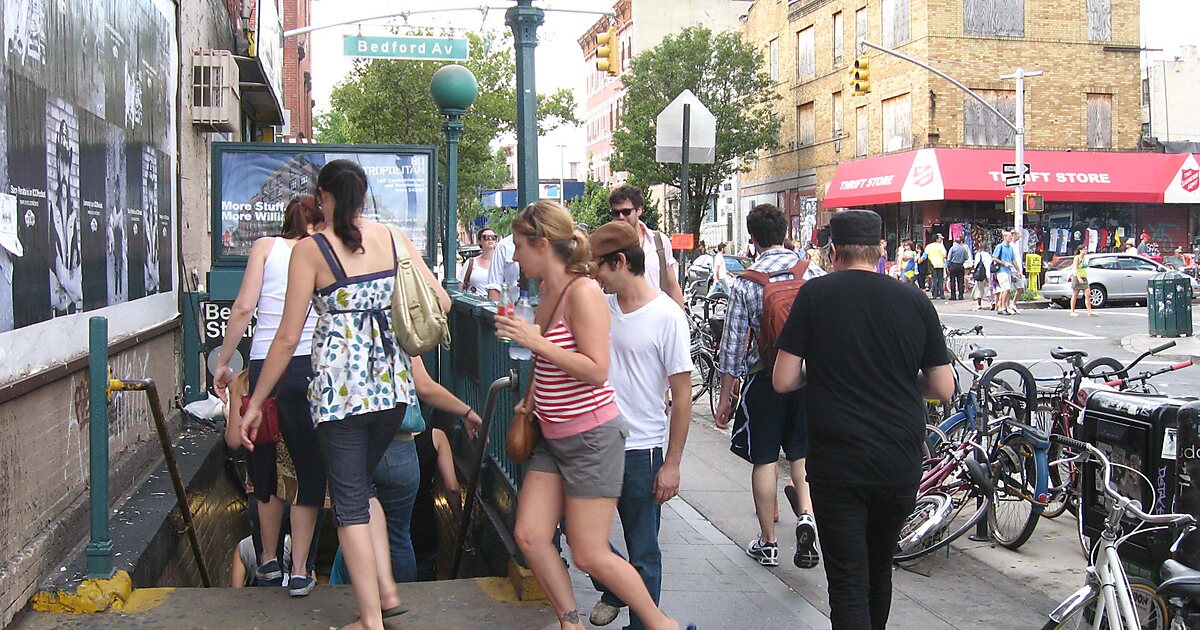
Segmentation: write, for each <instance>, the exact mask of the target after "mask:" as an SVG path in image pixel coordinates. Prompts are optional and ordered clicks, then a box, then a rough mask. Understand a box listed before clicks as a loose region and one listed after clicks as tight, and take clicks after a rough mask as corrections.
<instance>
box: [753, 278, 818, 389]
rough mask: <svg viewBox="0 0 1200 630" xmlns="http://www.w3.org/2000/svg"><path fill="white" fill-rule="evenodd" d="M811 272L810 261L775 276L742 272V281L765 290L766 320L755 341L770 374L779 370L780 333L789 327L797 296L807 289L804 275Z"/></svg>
mask: <svg viewBox="0 0 1200 630" xmlns="http://www.w3.org/2000/svg"><path fill="white" fill-rule="evenodd" d="M807 270H808V261H807V260H801V261H799V262H797V263H796V264H795V265H792V267H791V269H784V270H783V271H776V272H774V273H771V274H767V273H764V272H762V271H758V270H756V269H748V270H746V271H744V272H742V277H743V278H746V279H747V280H750V281H752V282H756V283H758V285H759V286H761V287H762V289H763V296H762V318H761V320H760V322H759V327H758V334H757V335H755V336H754V337H752V338H755V339H757V341H758V356H759V357H760V361H761V363H762V365H763V366H765V367H766V368H767V369H768V370H771V369H773V368H774V367H775V355H776V354H777V353H778V352H779V347H778V346H779V333H780V332H782V331H783V325H784V324H786V323H787V319H788V314H789V313H791V312H792V303H793V302H795V301H796V294H797V293H799V292H800V287H802V286H804V272H805V271H807ZM786 274H791V275H792V278H791V279H790V280H780V281H778V282H771V278H774V277H776V276H782V275H786Z"/></svg>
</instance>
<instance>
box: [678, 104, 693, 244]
mask: <svg viewBox="0 0 1200 630" xmlns="http://www.w3.org/2000/svg"><path fill="white" fill-rule="evenodd" d="M691 131H692V106H691V105H690V104H688V103H684V104H683V159H682V160H681V161H680V163H679V233H680V234H683V233H684V231H686V230H687V212H688V166H689V164H688V149H689V148H690V146H689V144H690V142H689V138H688V136H690V135H691Z"/></svg>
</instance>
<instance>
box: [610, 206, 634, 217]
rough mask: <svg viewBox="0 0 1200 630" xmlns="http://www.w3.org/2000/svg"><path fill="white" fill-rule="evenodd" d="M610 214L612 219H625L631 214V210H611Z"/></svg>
mask: <svg viewBox="0 0 1200 630" xmlns="http://www.w3.org/2000/svg"><path fill="white" fill-rule="evenodd" d="M612 213H613V216H614V217H621V218H625V217H627V216H629V215H631V214H633V208H613V211H612Z"/></svg>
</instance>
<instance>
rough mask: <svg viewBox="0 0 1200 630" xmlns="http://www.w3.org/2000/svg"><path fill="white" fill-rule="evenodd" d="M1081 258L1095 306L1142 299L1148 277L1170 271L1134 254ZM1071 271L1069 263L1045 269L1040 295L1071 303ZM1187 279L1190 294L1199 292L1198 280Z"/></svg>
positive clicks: (1066, 303) (1143, 298)
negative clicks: (1044, 281)
mask: <svg viewBox="0 0 1200 630" xmlns="http://www.w3.org/2000/svg"><path fill="white" fill-rule="evenodd" d="M1084 260H1085V261H1086V262H1087V276H1088V284H1089V285H1090V286H1091V293H1090V296H1089V299H1090V300H1091V301H1092V306H1093V307H1095V308H1100V307H1103V306H1104V305H1105V304H1108V303H1109V302H1117V301H1122V300H1125V301H1129V300H1137V301H1145V300H1146V285H1147V282H1148V281H1149V280H1150V278H1152V277H1154V276H1156V275H1158V274H1160V273H1163V272H1164V271H1170V269H1169V268H1168V267H1166V266H1165V265H1161V264H1159V263H1156V262H1154V261H1153V260H1150V259H1149V258H1145V257H1142V256H1139V255H1137V254H1117V253H1113V254H1088V255H1087V257H1086V258H1085V259H1084ZM1071 275H1072V269H1071V266H1070V265H1067V266H1066V267H1064V268H1062V269H1056V270H1053V271H1050V272H1049V273H1047V274H1046V284H1044V285H1043V286H1042V297H1045V298H1046V299H1049V300H1051V301H1052V302H1054V303H1055V304H1058V305H1059V306H1063V307H1066V306H1068V305H1069V304H1070V303H1071ZM1189 280H1190V281H1191V283H1192V295H1200V283H1197V282H1196V280H1195V279H1194V278H1189Z"/></svg>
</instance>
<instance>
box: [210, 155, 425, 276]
mask: <svg viewBox="0 0 1200 630" xmlns="http://www.w3.org/2000/svg"><path fill="white" fill-rule="evenodd" d="M339 159H346V160H352V161H354V162H357V163H358V164H359V165H360V166H362V168H363V171H364V172H365V173H366V175H367V194H366V198H365V200H364V204H363V206H364V207H363V216H364V217H366V218H368V219H370V220H372V221H378V222H380V223H387V224H392V225H396V226H399V227H400V228H402V229H403V230H404V231H405V233H407V234H408V236H409V238H411V239H412V241H413V244H414V245H416V247H417V249H418V250H420V252H421V254H422V255H423V256H425V257H426V258H428V254H429V252H428V244H429V229H430V227H429V226H430V223H429V219H430V214H431V212H432V210H433V200H434V199H435V192H434V186H435V182H436V181H437V177H436V172H431V169H433V168H435V165H436V164H437V153H436V148H435V147H431V146H398V145H370V146H363V147H350V146H343V145H320V144H310V145H301V146H298V145H275V146H264V145H262V144H253V143H219V144H214V145H213V173H214V175H213V194H212V200H213V225H214V226H220V228H219V230H214V242H213V262H214V264H218V265H219V264H222V263H223V262H224V263H231V264H238V263H240V262H241V261H242V260H244V258H245V257H246V256H248V255H249V254H250V248H251V247H252V246H253V245H254V241H255V240H256V239H259V238H262V237H264V236H272V235H275V234H279V233H280V231H281V228H282V226H283V212H284V210H285V209H286V208H287V203H288V201H289V200H290V199H291V198H292V197H294V196H295V195H298V194H312V193H313V191H314V189H315V187H316V182H317V175H318V174H319V173H320V171H321V167H323V166H325V164H326V163H328V162H330V161H332V160H339Z"/></svg>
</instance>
